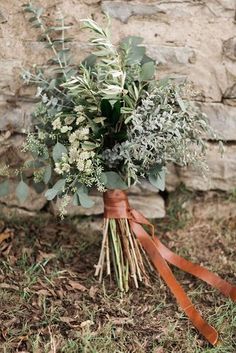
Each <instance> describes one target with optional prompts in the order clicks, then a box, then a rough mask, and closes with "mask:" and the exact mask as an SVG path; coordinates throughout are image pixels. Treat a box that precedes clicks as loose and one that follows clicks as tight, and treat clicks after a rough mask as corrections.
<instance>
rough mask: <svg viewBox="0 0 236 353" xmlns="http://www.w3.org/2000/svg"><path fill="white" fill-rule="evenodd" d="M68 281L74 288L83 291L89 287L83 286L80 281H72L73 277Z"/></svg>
mask: <svg viewBox="0 0 236 353" xmlns="http://www.w3.org/2000/svg"><path fill="white" fill-rule="evenodd" d="M68 283H69V285H70V286H71V287H72V288H73V289H76V290H79V291H81V292H85V291H86V290H87V288H86V287H85V286H83V285H82V284H80V283H79V282H76V281H72V280H71V279H70V280H69V282H68Z"/></svg>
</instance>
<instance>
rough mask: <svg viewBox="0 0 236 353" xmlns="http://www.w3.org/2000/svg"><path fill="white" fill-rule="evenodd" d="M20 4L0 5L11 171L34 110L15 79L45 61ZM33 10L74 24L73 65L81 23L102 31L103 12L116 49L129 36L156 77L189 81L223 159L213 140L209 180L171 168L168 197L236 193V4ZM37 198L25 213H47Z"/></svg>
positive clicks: (93, 3)
mask: <svg viewBox="0 0 236 353" xmlns="http://www.w3.org/2000/svg"><path fill="white" fill-rule="evenodd" d="M25 2H26V1H25V0H10V1H9V0H1V2H0V38H1V40H0V73H1V75H0V131H1V136H0V160H1V161H2V160H7V161H8V162H10V163H11V164H17V163H19V162H20V161H21V160H22V158H23V156H22V154H21V153H20V152H19V147H20V145H21V144H22V140H23V135H24V132H25V129H26V128H27V126H28V124H29V122H30V112H31V110H32V109H33V103H34V92H33V90H32V89H29V87H25V86H23V85H22V81H21V79H20V72H21V71H22V68H23V67H30V66H31V65H32V64H42V63H43V62H45V60H46V59H47V55H48V53H47V51H45V50H44V49H43V45H42V44H41V43H38V42H36V38H37V31H36V30H34V29H32V28H30V25H29V23H28V21H27V19H26V15H25V14H23V13H22V9H21V5H22V4H23V3H25ZM39 3H40V4H41V5H42V6H44V7H45V8H46V13H45V14H46V15H47V16H48V20H49V21H50V20H51V19H53V18H54V17H55V16H56V14H57V12H58V10H60V11H62V12H63V13H64V14H65V15H66V18H67V22H68V23H70V24H71V25H72V29H71V30H70V33H71V35H72V36H73V37H74V43H72V51H73V53H74V55H75V56H76V57H77V58H78V60H79V59H80V58H82V57H84V56H85V55H86V54H87V50H88V47H87V45H86V44H85V43H86V41H85V39H86V38H85V35H84V34H81V31H80V29H79V20H80V19H82V18H86V17H92V18H93V19H95V20H96V21H98V22H99V23H101V24H102V23H104V22H105V16H104V13H108V14H109V15H110V17H111V19H112V21H111V24H112V30H113V39H114V42H117V41H118V40H119V39H120V38H122V37H125V36H127V35H138V36H142V37H144V42H145V44H146V45H147V47H148V52H149V54H150V55H151V56H152V57H153V58H155V59H156V61H157V63H158V71H157V77H158V78H161V77H165V76H167V75H168V76H171V77H175V78H180V79H185V78H187V79H188V81H189V82H190V83H191V85H192V87H193V90H194V92H195V100H196V102H197V104H198V105H199V106H200V108H201V109H202V110H203V111H204V112H206V113H207V115H208V117H209V119H210V122H211V124H212V126H213V127H214V128H215V129H216V130H217V131H218V132H219V133H220V135H221V136H222V139H223V140H225V142H226V152H225V155H224V157H223V158H221V156H220V154H219V153H218V151H217V146H216V143H214V141H211V142H210V149H209V154H208V161H209V166H210V169H211V180H209V181H208V182H206V180H203V179H202V177H201V176H199V175H197V174H196V172H194V171H192V170H180V169H178V168H174V167H173V168H171V171H170V174H169V175H168V183H167V189H168V190H173V189H174V188H176V187H177V185H178V184H179V183H181V182H182V183H184V184H185V185H186V186H187V187H188V188H193V189H198V190H204V191H207V190H211V189H214V190H225V191H227V190H231V189H233V188H235V187H236V0H192V1H191V0H172V1H162V0H160V1H153V0H142V1H141V0H140V1H132V0H127V1H105V0H104V1H99V0H66V1H63V0H61V1H60V0H39ZM137 193H138V196H136V197H134V202H136V203H138V204H139V205H141V206H142V207H143V208H144V210H145V209H146V208H147V207H146V205H147V203H149V204H151V202H148V201H147V200H148V199H149V201H150V200H152V204H153V205H154V206H153V210H151V211H150V212H149V214H148V215H149V216H163V215H164V203H163V200H162V199H161V197H160V196H158V195H155V194H153V193H152V192H151V191H150V192H148V193H147V194H146V195H144V194H143V191H141V189H140V188H137V189H136V194H137ZM134 194H135V193H134ZM35 198H36V200H37V197H36V196H35V195H33V196H32V200H34V202H27V203H26V204H25V205H23V207H24V208H25V209H30V210H32V209H33V210H35V209H40V208H42V207H44V206H45V202H42V200H39V201H38V203H37V201H36V203H35ZM151 198H152V199H151ZM153 198H154V199H153ZM13 199H14V197H13V196H12V198H10V199H9V198H8V199H5V200H3V201H4V202H5V203H8V204H9V205H11V206H12V207H13V206H14V207H15V206H17V202H16V200H13ZM135 200H136V201H135ZM154 200H156V203H155V202H154ZM99 202H100V201H99ZM32 205H33V206H32ZM99 207H100V206H99V205H98V208H97V209H96V210H95V211H96V212H97V213H99V212H100V211H101V210H102V209H101V207H100V211H98V210H99Z"/></svg>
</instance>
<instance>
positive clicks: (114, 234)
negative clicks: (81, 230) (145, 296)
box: [95, 189, 236, 345]
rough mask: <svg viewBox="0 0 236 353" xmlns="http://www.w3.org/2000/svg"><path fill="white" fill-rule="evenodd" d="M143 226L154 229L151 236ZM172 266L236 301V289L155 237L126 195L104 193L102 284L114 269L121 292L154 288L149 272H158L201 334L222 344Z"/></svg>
mask: <svg viewBox="0 0 236 353" xmlns="http://www.w3.org/2000/svg"><path fill="white" fill-rule="evenodd" d="M143 226H146V228H149V229H150V233H148V232H147V231H146V230H145V229H144V227H143ZM168 263H170V264H172V265H174V266H176V267H178V268H179V269H181V270H183V271H185V272H188V273H190V274H191V275H193V276H195V277H197V278H200V279H201V280H203V281H204V282H206V283H208V284H210V285H211V286H212V287H214V288H217V289H218V290H219V291H220V292H221V293H222V294H224V295H225V296H226V297H229V298H231V299H232V300H233V301H236V287H235V286H233V285H231V284H230V283H228V282H227V281H225V280H223V279H222V278H220V277H219V276H218V275H216V274H214V273H212V272H210V271H208V270H207V269H205V268H204V267H202V266H199V265H196V264H193V263H191V262H190V261H187V260H185V259H184V258H182V257H180V256H179V255H176V254H175V253H173V252H172V251H171V250H169V249H168V248H167V247H166V246H165V245H164V244H162V243H161V242H160V240H159V239H158V237H157V236H155V235H154V227H153V225H152V224H151V223H150V222H149V221H148V220H147V219H146V218H145V217H144V216H143V215H142V214H141V213H139V212H138V211H136V210H134V209H132V208H131V207H130V205H129V202H128V197H127V195H126V193H125V192H124V191H122V190H118V189H116V190H108V191H106V192H105V193H104V232H103V240H102V248H101V253H100V258H99V261H98V264H97V266H96V273H95V275H97V276H99V279H100V281H101V280H102V278H103V273H104V271H105V270H106V273H107V274H108V275H110V274H111V266H112V267H113V268H114V272H115V275H116V279H117V282H118V286H119V288H120V290H122V291H127V290H128V289H129V283H130V281H131V280H133V282H134V284H135V286H136V287H138V286H139V283H140V282H143V283H144V284H146V285H150V278H149V273H150V271H149V269H153V268H154V269H155V270H156V272H157V273H159V274H160V276H161V278H162V279H163V280H164V282H165V283H166V284H167V286H168V287H169V289H170V290H171V292H172V293H173V295H174V296H175V298H176V300H177V302H178V303H179V305H180V307H181V308H182V309H183V311H184V312H185V314H186V315H187V316H188V317H189V319H190V320H191V321H192V323H193V325H194V326H195V327H196V328H197V329H198V331H199V332H200V333H201V334H202V335H203V336H204V337H205V338H206V339H207V340H208V341H209V342H210V343H211V344H212V345H216V344H217V342H218V332H217V331H216V330H215V329H214V327H212V326H210V325H209V324H208V323H207V322H206V321H205V320H204V319H203V318H202V316H201V315H200V313H199V312H198V311H197V309H196V308H195V307H194V305H193V304H192V302H191V300H190V299H189V298H188V296H187V294H186V293H185V291H184V289H183V288H182V287H181V285H180V284H179V282H178V281H177V279H176V278H175V276H174V274H173V272H172V271H171V269H170V267H169V265H168Z"/></svg>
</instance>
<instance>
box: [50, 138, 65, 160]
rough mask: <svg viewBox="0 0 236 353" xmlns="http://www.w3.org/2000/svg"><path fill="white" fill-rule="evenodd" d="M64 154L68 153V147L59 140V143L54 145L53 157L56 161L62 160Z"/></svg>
mask: <svg viewBox="0 0 236 353" xmlns="http://www.w3.org/2000/svg"><path fill="white" fill-rule="evenodd" d="M63 154H67V149H66V147H65V146H64V145H62V144H61V143H60V142H57V144H56V145H55V146H54V147H53V150H52V157H53V160H54V162H58V161H60V160H61V158H62V155H63Z"/></svg>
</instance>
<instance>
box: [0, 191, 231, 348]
mask: <svg viewBox="0 0 236 353" xmlns="http://www.w3.org/2000/svg"><path fill="white" fill-rule="evenodd" d="M173 200H174V201H173ZM176 200H177V201H176ZM183 203H184V200H183V198H176V197H173V198H172V201H171V199H170V200H169V208H168V212H167V217H166V218H165V219H164V220H162V221H156V222H155V223H156V228H157V229H158V235H159V237H160V239H161V240H162V241H163V242H164V243H165V244H167V245H168V246H169V247H171V248H172V249H174V250H176V251H178V253H179V254H181V255H183V256H185V257H186V258H189V259H192V260H193V261H195V262H198V263H200V264H203V265H205V266H206V267H207V268H209V269H211V270H214V271H215V272H217V273H218V274H220V275H221V276H222V277H224V278H225V279H228V280H230V281H231V282H233V281H234V280H235V274H236V261H235V260H236V248H235V238H236V217H224V218H223V219H217V220H216V219H208V220H205V219H204V220H202V219H201V220H199V219H196V218H195V217H189V216H188V215H187V212H185V211H184V210H183V208H182V204H183ZM101 221H102V220H100V219H97V218H96V219H92V218H89V219H88V218H79V219H78V218H75V219H66V220H64V221H60V220H58V219H55V218H53V217H52V216H49V215H47V214H42V215H40V216H37V217H35V218H29V217H27V218H22V217H16V216H14V217H13V216H11V217H10V218H7V217H5V216H4V217H2V220H1V222H0V252H1V265H0V303H1V305H0V352H3V353H12V352H25V353H26V352H27V353H62V352H63V353H76V352H78V353H80V352H81V353H127V352H131V353H134V352H137V353H175V352H178V353H235V351H236V305H235V304H233V303H232V302H231V301H230V300H228V299H225V298H224V297H223V296H222V295H220V294H219V292H218V291H217V290H214V289H212V288H211V287H209V286H207V285H206V284H203V283H202V282H201V281H199V280H197V279H195V278H193V277H192V276H190V275H187V274H186V273H183V272H181V271H179V270H174V273H175V275H176V277H177V278H178V279H179V281H180V282H181V283H182V284H183V286H184V288H185V289H186V291H187V292H188V294H189V296H190V297H191V299H192V300H193V302H194V303H195V304H196V306H197V308H198V309H199V310H200V311H201V313H202V314H203V316H204V318H206V319H207V320H208V322H209V323H211V324H212V325H214V326H215V327H216V328H217V330H218V331H219V332H220V341H221V342H220V344H219V345H218V346H217V347H215V348H212V347H211V346H210V345H209V344H207V343H206V341H205V340H204V338H203V337H201V336H200V335H199V333H198V332H197V331H196V330H195V329H194V328H193V326H192V324H191V323H190V322H189V321H188V319H187V318H186V316H185V315H184V314H183V312H182V311H181V310H180V309H179V308H178V306H177V304H176V302H175V299H174V298H173V296H172V295H171V293H170V292H169V290H168V289H167V287H166V286H165V284H164V283H163V281H162V280H160V279H159V277H156V278H154V279H153V287H152V288H140V289H139V290H135V289H132V290H131V291H130V292H129V293H128V294H126V295H121V294H120V293H119V292H118V291H117V290H116V287H115V284H114V283H113V281H111V280H110V279H106V280H105V282H104V283H103V284H102V285H99V284H98V282H97V280H96V279H95V278H94V276H93V274H94V264H95V263H96V261H97V258H98V254H99V247H100V240H101V237H100V225H101Z"/></svg>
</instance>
